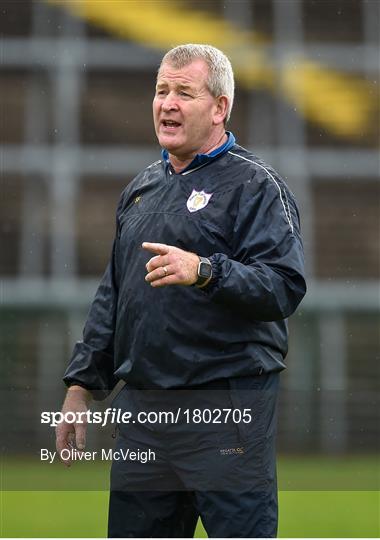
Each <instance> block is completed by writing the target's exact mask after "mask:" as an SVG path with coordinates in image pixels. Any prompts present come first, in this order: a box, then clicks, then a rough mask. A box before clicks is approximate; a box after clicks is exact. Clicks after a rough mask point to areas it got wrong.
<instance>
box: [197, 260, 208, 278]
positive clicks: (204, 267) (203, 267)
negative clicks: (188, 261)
mask: <svg viewBox="0 0 380 540" xmlns="http://www.w3.org/2000/svg"><path fill="white" fill-rule="evenodd" d="M198 275H199V276H200V277H203V278H209V277H210V276H211V265H210V264H208V263H206V262H201V263H200V264H199V269H198Z"/></svg>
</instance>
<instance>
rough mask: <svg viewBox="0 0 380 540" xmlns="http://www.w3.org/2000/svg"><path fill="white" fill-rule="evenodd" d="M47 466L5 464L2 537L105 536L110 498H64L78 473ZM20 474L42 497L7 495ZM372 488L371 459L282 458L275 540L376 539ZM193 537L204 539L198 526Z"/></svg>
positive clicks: (377, 505)
mask: <svg viewBox="0 0 380 540" xmlns="http://www.w3.org/2000/svg"><path fill="white" fill-rule="evenodd" d="M57 465H58V464H57ZM49 467H50V468H49ZM52 467H53V466H46V467H44V468H43V470H44V471H45V473H44V474H46V478H44V477H43V475H42V474H41V470H42V469H41V465H40V464H39V465H38V466H36V465H32V464H30V462H25V461H22V460H13V461H12V462H11V463H7V464H5V463H4V462H3V466H2V475H1V480H2V487H3V488H4V487H5V488H8V489H7V490H3V491H1V492H0V536H1V537H24V538H28V537H41V538H44V537H53V538H54V537H62V536H63V537H104V536H106V522H107V504H108V492H107V491H106V490H101V491H100V490H95V489H93V490H91V491H80V490H79V489H80V488H81V486H80V485H79V484H78V485H77V486H73V488H74V487H75V489H76V491H68V490H67V487H66V490H65V487H64V486H67V483H66V481H65V483H64V484H63V483H62V479H67V478H68V476H67V475H68V474H69V475H70V477H71V478H72V479H73V478H78V472H79V469H78V470H77V472H75V469H74V467H72V468H71V469H70V470H69V471H67V470H66V469H65V468H63V467H62V468H58V467H57V468H52ZM94 472H95V471H94ZM96 474H98V479H97V482H98V483H99V481H100V479H102V478H103V477H104V478H106V477H107V475H108V472H107V470H106V469H105V468H104V467H102V468H99V470H98V471H97V472H96ZM96 474H95V475H93V476H95V477H96ZM26 475H27V477H28V478H29V479H31V480H32V482H33V483H35V486H36V489H38V488H39V489H41V488H44V489H45V490H44V491H42V490H40V491H37V490H33V491H21V490H17V491H16V490H9V488H11V487H12V488H13V489H14V488H16V487H19V480H20V481H21V480H22V479H24V481H25V478H26ZM44 481H45V482H44ZM378 482H379V469H378V462H377V460H376V458H375V457H366V458H365V457H362V458H342V459H327V458H324V459H321V458H310V457H299V458H295V457H291V458H290V457H282V458H280V459H279V485H280V494H279V499H280V522H279V536H280V537H305V538H311V537H335V538H339V537H367V538H377V537H379V535H380V500H379V490H378ZM313 485H314V486H315V489H313V490H312V486H313ZM49 486H50V489H49V490H46V488H47V487H49ZM53 486H56V487H53ZM58 486H61V487H60V488H59V489H60V490H58V489H57V488H58ZM376 486H377V489H374V488H376ZM196 537H201V538H202V537H206V534H205V532H204V530H203V527H202V524H201V523H199V524H198V527H197V531H196Z"/></svg>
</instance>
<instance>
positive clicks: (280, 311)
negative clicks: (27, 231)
mask: <svg viewBox="0 0 380 540" xmlns="http://www.w3.org/2000/svg"><path fill="white" fill-rule="evenodd" d="M203 158H204V159H202V157H201V158H198V159H196V160H195V161H194V162H193V163H192V164H191V165H190V166H189V167H188V168H187V169H186V170H185V171H182V173H179V174H176V173H175V172H174V171H173V169H172V168H171V166H170V164H169V163H168V162H167V161H166V160H165V159H163V160H161V161H157V162H156V163H153V165H150V166H149V167H148V168H147V169H145V170H144V171H142V172H141V173H140V174H139V175H138V176H137V177H136V178H135V179H134V180H133V181H132V182H131V183H130V184H129V185H128V186H127V188H126V189H125V190H124V192H123V193H122V195H121V199H120V202H119V205H118V208H117V227H116V236H115V240H114V244H113V250H112V256H111V259H110V262H109V265H108V267H107V270H106V272H105V274H104V276H103V278H102V281H101V283H100V285H99V288H98V290H97V293H96V296H95V299H94V302H93V304H92V306H91V309H90V312H89V315H88V319H87V322H86V325H85V329H84V337H83V341H81V342H79V343H77V344H76V346H75V349H74V352H73V356H72V359H71V362H70V364H69V367H68V368H67V371H66V373H65V377H64V381H65V382H66V384H73V383H75V384H80V385H82V386H84V387H86V388H88V389H89V390H91V391H92V392H93V394H94V397H95V398H100V399H101V398H103V397H105V396H106V395H107V394H108V393H109V392H110V391H111V390H112V389H113V387H114V386H115V384H116V383H117V381H118V380H119V379H122V380H124V381H126V382H127V383H128V385H130V386H132V387H136V388H183V387H188V386H193V385H199V384H203V383H207V382H209V381H213V380H215V379H223V378H230V377H239V376H247V375H255V374H258V373H261V372H263V371H264V372H270V371H280V370H282V369H284V367H285V366H284V363H283V360H284V357H285V355H286V353H287V341H288V332H287V323H286V318H287V317H288V316H289V315H291V314H292V313H293V312H294V310H295V309H296V307H297V306H298V304H299V302H300V301H301V299H302V297H303V296H304V294H305V291H306V285H305V279H304V260H303V249H302V241H301V236H300V226H299V215H298V210H297V206H296V202H295V200H294V196H293V194H292V193H291V192H290V190H289V189H288V187H287V186H286V184H285V182H284V181H283V180H282V179H281V178H280V177H279V176H278V174H277V173H276V172H275V171H274V170H273V169H272V168H271V167H269V166H268V165H266V164H265V163H264V162H263V161H261V160H260V159H259V158H257V157H255V156H254V155H253V154H251V153H250V152H248V151H247V150H245V149H244V148H242V147H240V146H238V145H236V144H235V142H234V139H233V136H231V135H230V138H229V144H227V145H225V146H224V147H223V148H222V151H220V152H216V153H215V152H214V153H213V154H212V155H210V156H206V157H205V156H203ZM194 190H195V191H196V192H202V191H203V192H205V193H206V196H203V197H206V198H203V199H202V195H201V197H200V199H198V206H199V209H198V210H196V211H194V204H193V206H192V205H191V204H190V208H191V209H192V210H193V211H190V210H189V208H188V206H187V203H188V201H189V199H190V198H191V195H192V194H193V195H194ZM210 194H211V196H210V197H207V195H210ZM207 199H208V203H207V204H206V205H205V206H203V204H204V203H205V201H206V200H207ZM191 201H193V203H194V197H193V198H192V199H191ZM191 201H190V202H191ZM199 201H201V202H200V203H199ZM202 201H203V202H202ZM202 206H203V207H202ZM195 207H196V204H195ZM144 241H147V242H160V243H164V244H168V245H173V246H177V247H179V248H181V249H184V250H186V251H192V252H194V253H196V254H198V255H201V256H204V257H209V258H210V260H211V262H212V268H213V279H212V282H211V283H210V284H209V285H207V286H206V287H205V288H204V289H198V288H196V287H191V286H190V287H189V286H167V287H163V288H152V287H151V286H150V285H149V284H148V283H146V282H145V280H144V278H145V275H146V269H145V264H146V263H147V261H148V260H149V259H150V258H151V257H152V254H150V253H148V252H147V251H145V250H143V249H142V248H141V244H142V242H144Z"/></svg>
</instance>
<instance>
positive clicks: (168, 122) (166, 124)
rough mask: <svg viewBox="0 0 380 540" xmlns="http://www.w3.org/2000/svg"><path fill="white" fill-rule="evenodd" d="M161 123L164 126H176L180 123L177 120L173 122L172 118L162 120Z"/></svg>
mask: <svg viewBox="0 0 380 540" xmlns="http://www.w3.org/2000/svg"><path fill="white" fill-rule="evenodd" d="M162 125H163V126H164V127H166V128H177V127H179V126H180V125H181V124H180V123H179V122H175V121H174V120H162Z"/></svg>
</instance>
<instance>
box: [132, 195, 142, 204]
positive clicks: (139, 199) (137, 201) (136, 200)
mask: <svg viewBox="0 0 380 540" xmlns="http://www.w3.org/2000/svg"><path fill="white" fill-rule="evenodd" d="M140 201H141V196H140V195H137V197H135V198H134V199H133V202H134V203H135V204H138V203H139V202H140Z"/></svg>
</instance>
